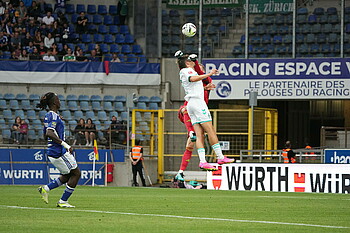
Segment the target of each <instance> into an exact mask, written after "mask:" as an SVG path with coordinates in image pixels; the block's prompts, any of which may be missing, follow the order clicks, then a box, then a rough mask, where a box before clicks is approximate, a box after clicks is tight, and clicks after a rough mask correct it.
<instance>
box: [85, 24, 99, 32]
mask: <svg viewBox="0 0 350 233" xmlns="http://www.w3.org/2000/svg"><path fill="white" fill-rule="evenodd" d="M87 31H88V33H89V34H94V33H96V32H97V27H96V25H95V24H88V26H87Z"/></svg>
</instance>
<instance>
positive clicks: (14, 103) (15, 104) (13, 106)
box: [9, 100, 19, 110]
mask: <svg viewBox="0 0 350 233" xmlns="http://www.w3.org/2000/svg"><path fill="white" fill-rule="evenodd" d="M9 108H11V109H13V110H16V109H19V104H18V100H10V103H9Z"/></svg>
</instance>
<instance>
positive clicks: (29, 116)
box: [27, 110, 37, 121]
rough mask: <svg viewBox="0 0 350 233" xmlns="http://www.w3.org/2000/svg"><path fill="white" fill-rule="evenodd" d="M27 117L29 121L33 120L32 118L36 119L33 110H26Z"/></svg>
mask: <svg viewBox="0 0 350 233" xmlns="http://www.w3.org/2000/svg"><path fill="white" fill-rule="evenodd" d="M27 119H28V120H30V121H33V120H36V119H37V117H36V114H35V111H34V110H28V111H27Z"/></svg>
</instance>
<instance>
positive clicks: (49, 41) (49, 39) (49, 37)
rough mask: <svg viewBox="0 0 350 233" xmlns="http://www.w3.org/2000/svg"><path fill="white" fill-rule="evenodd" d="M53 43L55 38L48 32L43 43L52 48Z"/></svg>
mask: <svg viewBox="0 0 350 233" xmlns="http://www.w3.org/2000/svg"><path fill="white" fill-rule="evenodd" d="M53 43H55V39H54V38H52V34H51V33H50V32H49V33H48V34H47V36H45V39H44V44H45V47H46V48H52V44H53Z"/></svg>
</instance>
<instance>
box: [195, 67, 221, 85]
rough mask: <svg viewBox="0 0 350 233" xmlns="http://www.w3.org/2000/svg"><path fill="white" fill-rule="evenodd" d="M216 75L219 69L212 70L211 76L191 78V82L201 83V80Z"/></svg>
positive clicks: (203, 75)
mask: <svg viewBox="0 0 350 233" xmlns="http://www.w3.org/2000/svg"><path fill="white" fill-rule="evenodd" d="M214 74H218V70H217V69H212V70H211V71H210V73H209V74H202V75H195V76H191V78H190V81H191V82H198V81H201V80H203V79H205V78H208V77H210V76H212V75H214Z"/></svg>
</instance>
